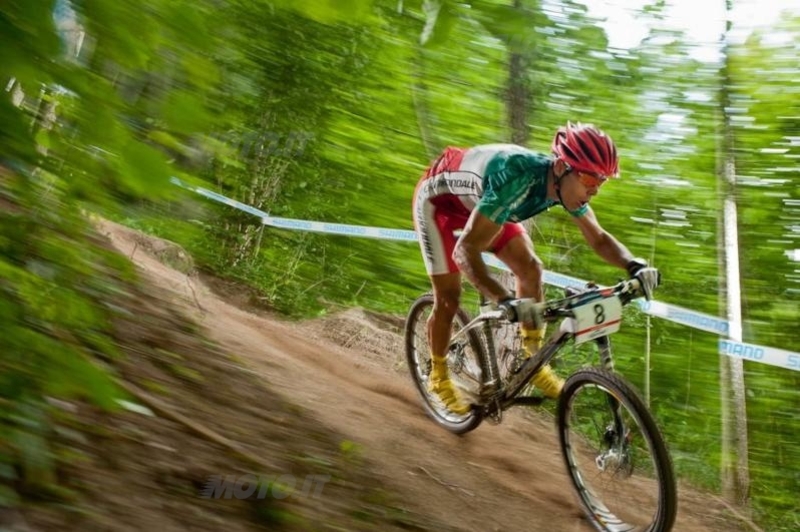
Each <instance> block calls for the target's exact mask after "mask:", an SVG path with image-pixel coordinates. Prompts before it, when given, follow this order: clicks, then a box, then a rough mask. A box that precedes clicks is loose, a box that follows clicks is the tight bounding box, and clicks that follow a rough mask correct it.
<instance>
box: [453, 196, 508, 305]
mask: <svg viewBox="0 0 800 532" xmlns="http://www.w3.org/2000/svg"><path fill="white" fill-rule="evenodd" d="M501 229H502V226H501V225H498V224H496V223H494V222H493V221H491V220H490V219H489V218H487V217H486V216H484V215H483V214H481V213H480V212H478V209H475V210H474V211H472V214H471V215H470V217H469V220H467V225H466V227H464V231H463V232H462V233H461V236H460V237H459V239H458V242H456V247H455V249H454V250H453V261H455V263H456V266H458V269H459V270H461V273H463V274H464V276H466V278H467V280H469V282H470V283H472V284H473V285H474V286H475V288H477V289H478V290H480V292H481V293H482V294H483V295H485V296H486V297H487V298H489V299H491V300H492V301H494V302H499V301H502V300H503V299H505V298H506V297H508V290H506V289H505V288H504V287H503V285H501V284H500V283H498V282H497V281H496V280H495V279H494V278H493V277H492V276H491V275H490V274H489V269H488V268H487V267H486V263H485V262H483V257H481V253H482V252H484V251H488V250H489V249H490V248H491V245H492V241H493V240H494V239H495V237H496V236H497V235H498V233H500V230H501Z"/></svg>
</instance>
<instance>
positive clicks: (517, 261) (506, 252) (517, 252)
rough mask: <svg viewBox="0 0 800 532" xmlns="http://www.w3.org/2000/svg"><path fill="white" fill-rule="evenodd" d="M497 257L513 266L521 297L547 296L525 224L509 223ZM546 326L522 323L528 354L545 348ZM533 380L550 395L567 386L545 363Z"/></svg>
mask: <svg viewBox="0 0 800 532" xmlns="http://www.w3.org/2000/svg"><path fill="white" fill-rule="evenodd" d="M494 253H495V255H497V258H498V259H500V260H501V261H503V263H504V264H505V265H506V266H508V267H509V269H510V270H511V272H512V273H513V274H514V277H515V278H516V283H517V286H516V289H517V297H533V298H535V299H536V300H537V301H542V300H543V299H544V288H543V286H542V277H543V276H544V268H543V267H542V261H541V260H540V259H539V257H537V256H536V253H535V252H534V250H533V242H532V241H531V239H530V237H529V236H528V233H527V232H526V231H525V228H524V227H522V225H521V224H506V225H505V226H503V232H502V233H501V234H500V236H499V237H498V239H497V242H496V243H495V246H494ZM544 334H545V330H544V327H541V328H538V329H537V328H535V326H534V324H532V323H522V324H520V336H521V337H522V345H523V347H524V348H525V353H526V354H527V356H532V355H534V354H535V353H536V352H537V351H539V349H541V348H542V344H543V342H544ZM531 382H532V383H533V384H534V386H536V387H537V388H539V389H540V390H541V391H542V393H543V394H544V395H546V396H547V397H551V398H555V397H558V395H559V394H560V393H561V390H562V388H563V387H564V380H563V379H561V378H560V377H558V376H557V375H556V374H555V373H554V372H553V370H552V368H551V367H550V366H549V365H545V366H543V367H542V368H541V369H540V370H539V371H538V372H537V373H536V375H534V377H533V379H532V380H531Z"/></svg>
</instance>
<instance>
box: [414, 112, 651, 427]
mask: <svg viewBox="0 0 800 532" xmlns="http://www.w3.org/2000/svg"><path fill="white" fill-rule="evenodd" d="M552 152H553V154H552V156H547V155H545V154H540V153H536V152H533V151H530V150H528V149H526V148H523V147H521V146H517V145H513V144H489V145H483V146H476V147H472V148H466V149H464V148H454V147H450V148H447V149H446V150H445V151H444V152H443V153H442V154H441V155H440V156H439V157H438V158H437V159H436V160H435V161H434V162H433V164H431V166H430V167H429V168H428V169H427V171H426V172H425V174H424V175H423V176H422V178H421V179H420V181H419V183H418V185H417V188H416V191H415V194H414V202H413V215H414V225H415V228H416V230H417V234H418V238H419V243H420V248H421V249H422V255H423V259H424V261H425V267H426V270H427V272H428V275H429V276H430V279H431V283H432V285H433V297H434V305H433V312H432V314H431V316H430V319H429V320H428V340H429V345H430V346H431V360H432V368H431V374H430V380H429V389H430V391H431V392H432V393H435V394H437V396H438V397H439V399H440V400H441V402H442V403H443V404H444V405H445V406H446V407H447V408H448V409H449V410H450V411H451V412H454V413H457V414H465V413H467V412H469V410H470V408H471V407H470V405H469V404H468V403H467V402H466V401H465V400H464V399H463V398H462V397H461V394H460V393H459V391H458V389H457V388H456V387H455V386H453V384H452V382H451V381H450V378H449V373H448V369H447V364H446V355H447V348H448V343H449V338H450V331H451V326H452V321H453V319H454V317H455V313H456V310H457V309H458V305H459V300H460V296H461V274H462V273H463V274H464V275H465V276H466V277H467V279H468V280H469V281H470V282H471V283H472V284H473V285H474V286H475V287H476V288H477V289H478V290H480V291H481V292H482V293H483V294H484V295H485V296H486V297H487V298H489V299H490V300H491V301H494V302H495V303H497V304H498V305H500V306H502V307H506V308H510V309H512V312H514V310H516V321H519V322H520V324H521V327H520V334H521V336H522V342H523V346H524V349H525V353H526V354H527V356H531V355H533V354H534V353H536V352H537V351H538V350H539V349H540V348H541V346H542V343H543V338H544V327H543V325H541V324H539V321H540V320H538V319H536V318H537V316H536V313H535V312H534V311H533V310H532V308H531V307H530V306H528V307H527V310H524V309H523V307H521V306H517V305H518V303H519V302H518V301H516V300H515V299H514V295H512V294H510V293H509V292H508V291H507V290H506V288H505V287H503V286H502V285H501V284H500V283H499V282H498V281H497V280H496V279H494V278H493V277H492V276H491V275H490V274H489V272H488V269H487V267H486V264H485V263H484V261H483V258H482V257H481V253H482V252H484V251H491V252H493V253H494V254H495V255H496V256H497V258H498V259H500V260H501V261H502V262H503V263H505V264H506V266H508V268H509V269H510V270H511V272H512V273H513V274H514V276H515V278H516V297H517V298H535V299H536V300H537V301H542V300H543V298H544V291H543V288H542V274H543V268H542V261H541V260H540V259H539V258H538V257H537V256H536V254H535V252H534V249H533V243H532V241H531V239H530V237H529V236H528V234H527V232H526V231H525V229H524V227H523V226H522V225H521V224H520V223H519V222H521V221H523V220H526V219H528V218H532V217H533V216H536V215H537V214H539V213H541V212H543V211H545V210H547V209H549V208H550V207H551V206H553V205H556V204H560V205H561V206H562V207H564V209H565V210H566V211H567V212H568V213H569V214H570V215H571V217H572V219H573V220H574V221H575V223H576V224H577V226H578V228H579V229H580V231H581V233H582V234H583V237H584V238H585V239H586V241H587V243H588V244H589V245H590V246H591V247H592V248H593V249H594V250H595V252H596V253H597V254H598V255H599V256H600V257H602V258H603V259H604V260H605V261H607V262H608V263H610V264H613V265H615V266H619V267H620V268H623V269H626V270H627V271H628V273H629V274H630V275H631V276H633V275H635V274H636V273H637V272H638V271H639V270H640V269H642V268H644V267H646V266H647V264H646V263H645V262H644V261H643V260H641V259H637V258H634V256H633V255H632V254H631V252H630V251H628V249H627V248H626V247H625V246H624V245H623V244H621V243H620V242H619V241H618V240H617V239H616V238H614V237H613V236H612V235H611V234H609V233H608V232H607V231H605V230H604V229H603V228H602V227H601V226H600V224H599V223H598V221H597V218H596V217H595V215H594V212H592V209H591V208H590V207H589V201H590V200H591V199H592V197H593V196H595V195H596V194H597V193H598V191H599V190H600V187H601V186H602V185H603V183H605V182H606V181H607V180H608V179H610V178H614V177H617V175H618V174H619V159H618V157H617V150H616V147H615V146H614V142H613V141H612V140H611V138H610V137H609V136H608V135H606V134H605V133H603V132H602V131H600V130H599V129H597V128H596V127H594V126H593V125H590V124H585V125H584V124H581V123H577V124H572V123H569V122H568V123H567V125H566V126H564V127H561V128H559V129H558V131H557V132H556V134H555V137H554V138H553V143H552ZM458 230H462V231H461V234H460V235H459V236H456V235H455V234H454V232H456V231H458ZM648 278H649V279H652V277H648ZM652 288H654V286H653V287H650V289H652ZM512 315H513V314H512ZM531 382H532V384H533V385H534V386H536V387H537V388H538V389H539V390H540V391H541V392H542V393H543V394H544V395H545V396H547V397H550V398H555V397H558V395H559V394H560V392H561V389H562V387H563V385H564V381H563V379H561V378H560V377H558V375H556V374H555V373H554V372H553V370H552V369H551V368H550V366H549V365H546V366H544V367H542V369H541V370H540V371H539V372H537V374H536V375H535V376H534V377H533V379H532V381H531Z"/></svg>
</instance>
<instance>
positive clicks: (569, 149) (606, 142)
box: [552, 122, 619, 177]
mask: <svg viewBox="0 0 800 532" xmlns="http://www.w3.org/2000/svg"><path fill="white" fill-rule="evenodd" d="M552 150H553V154H554V155H555V156H556V157H557V158H559V159H561V160H562V161H564V162H565V163H566V164H567V165H569V166H570V167H571V168H572V169H573V170H578V171H581V172H586V173H590V174H597V175H600V176H603V177H617V175H618V174H619V157H618V156H617V148H616V147H615V146H614V141H613V140H611V137H609V136H608V135H606V134H605V133H603V132H602V131H600V130H599V129H597V128H596V127H594V126H593V125H591V124H586V125H584V124H581V123H580V122H578V123H577V124H573V123H571V122H567V125H566V126H565V127H560V128H558V131H556V136H555V137H554V138H553V146H552Z"/></svg>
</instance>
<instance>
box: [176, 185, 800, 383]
mask: <svg viewBox="0 0 800 532" xmlns="http://www.w3.org/2000/svg"><path fill="white" fill-rule="evenodd" d="M171 181H172V183H173V184H174V185H177V186H179V187H181V188H184V189H186V190H190V191H192V192H195V193H196V194H199V195H201V196H203V197H206V198H208V199H211V200H214V201H217V202H220V203H224V204H225V205H228V206H230V207H233V208H235V209H239V210H241V211H244V212H246V213H249V214H252V215H253V216H256V217H258V218H260V219H261V223H263V224H264V225H269V226H271V227H277V228H280V229H289V230H301V231H311V232H315V233H326V234H332V235H345V236H360V237H365V238H376V239H380V240H400V241H404V242H416V241H417V236H416V233H415V232H414V231H409V230H404V229H387V228H383V227H369V226H365V225H350V224H338V223H327V222H314V221H309V220H297V219H294V218H280V217H277V216H270V215H269V214H268V213H266V212H264V211H262V210H259V209H256V208H255V207H251V206H250V205H247V204H245V203H241V202H239V201H236V200H234V199H231V198H228V197H227V196H223V195H222V194H218V193H216V192H214V191H212V190H208V189H206V188H202V187H197V186H193V185H190V184H188V183H185V182H183V181H181V180H180V179H178V178H176V177H172V178H171ZM484 259H485V261H486V264H488V265H490V266H494V267H496V268H500V269H503V270H507V269H508V268H507V267H506V265H505V264H503V263H502V262H500V261H499V260H498V259H497V258H496V257H495V256H494V255H490V254H485V255H484ZM544 282H545V283H547V284H549V285H552V286H558V287H560V288H567V287H571V288H581V287H583V286H585V285H586V281H584V280H582V279H578V278H577V277H571V276H569V275H564V274H562V273H555V272H551V271H545V272H544ZM636 303H637V304H638V305H639V308H641V309H642V311H644V312H645V313H647V314H650V315H651V316H656V317H659V318H663V319H665V320H668V321H671V322H674V323H678V324H680V325H685V326H687V327H692V328H694V329H699V330H701V331H706V332H710V333H713V334H718V335H720V336H725V335H727V334H728V331H729V328H730V327H729V324H728V322H727V321H726V320H722V319H720V318H717V317H716V316H711V315H709V314H703V313H701V312H695V311H693V310H689V309H686V308H683V307H679V306H676V305H669V304H667V303H661V302H660V301H645V300H642V299H637V300H636ZM719 342H720V343H719V352H720V354H722V355H728V356H731V357H736V358H742V359H744V360H752V361H756V362H762V363H764V364H770V365H773V366H779V367H782V368H786V369H791V370H795V371H800V353H793V352H790V351H784V350H782V349H775V348H771V347H764V346H760V345H753V344H745V343H742V342H736V341H733V340H725V339H720V341H719Z"/></svg>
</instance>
